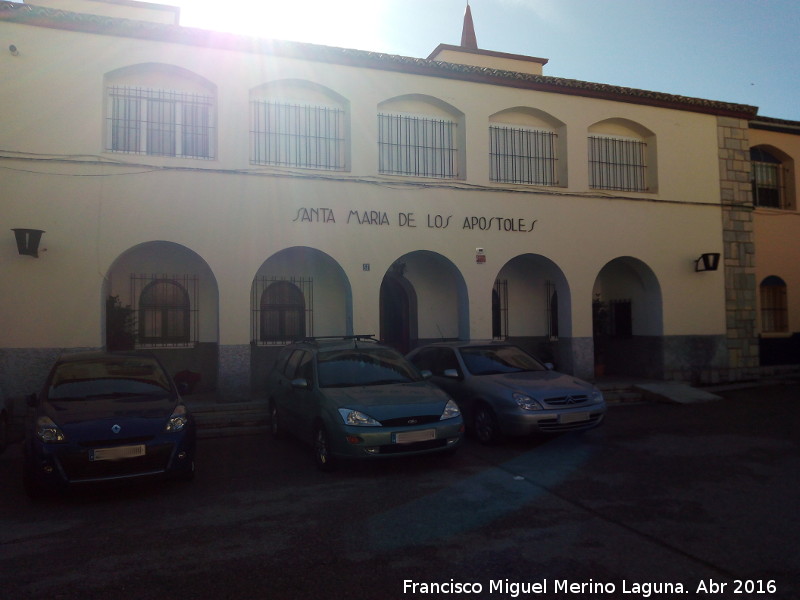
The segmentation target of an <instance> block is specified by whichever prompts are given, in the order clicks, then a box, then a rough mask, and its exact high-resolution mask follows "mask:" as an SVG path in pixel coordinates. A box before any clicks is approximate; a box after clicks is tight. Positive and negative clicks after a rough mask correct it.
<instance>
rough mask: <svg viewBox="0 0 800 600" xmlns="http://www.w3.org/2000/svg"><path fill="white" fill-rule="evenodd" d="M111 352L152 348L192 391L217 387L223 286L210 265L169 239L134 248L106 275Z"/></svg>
mask: <svg viewBox="0 0 800 600" xmlns="http://www.w3.org/2000/svg"><path fill="white" fill-rule="evenodd" d="M102 293H103V296H104V300H105V311H104V313H105V314H104V316H103V319H104V330H105V334H106V336H105V338H106V348H107V349H108V350H126V349H134V348H142V349H147V350H149V351H151V352H153V353H154V354H156V355H157V356H158V357H159V359H160V360H161V361H162V362H163V363H164V366H165V367H166V368H167V370H168V371H169V373H170V374H171V375H172V376H173V377H175V378H176V380H182V381H185V382H186V383H188V384H189V386H190V389H191V391H194V392H202V391H209V390H214V389H216V387H217V382H218V376H219V290H218V286H217V280H216V277H215V276H214V273H213V272H212V271H211V268H210V267H209V266H208V263H206V261H205V260H204V259H203V258H202V257H201V256H199V255H198V254H197V253H195V252H194V251H192V250H190V249H189V248H187V247H185V246H182V245H181V244H177V243H174V242H167V241H152V242H145V243H142V244H139V245H137V246H134V247H132V248H129V249H128V250H126V251H125V252H123V253H122V254H120V255H119V256H118V257H117V259H116V260H115V261H114V262H113V263H112V265H111V267H110V268H109V270H108V274H107V276H106V278H105V281H104V285H103V290H102Z"/></svg>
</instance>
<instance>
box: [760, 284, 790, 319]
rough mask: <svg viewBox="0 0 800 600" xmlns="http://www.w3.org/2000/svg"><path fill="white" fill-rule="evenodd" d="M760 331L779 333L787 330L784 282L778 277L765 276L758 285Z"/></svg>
mask: <svg viewBox="0 0 800 600" xmlns="http://www.w3.org/2000/svg"><path fill="white" fill-rule="evenodd" d="M760 293H761V331H762V332H763V333H781V332H786V331H789V314H788V308H787V303H786V284H785V283H784V281H783V280H782V279H781V278H779V277H774V276H772V277H767V278H766V279H765V280H764V281H763V282H762V283H761V286H760Z"/></svg>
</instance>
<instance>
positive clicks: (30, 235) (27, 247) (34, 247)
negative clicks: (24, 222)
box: [11, 228, 44, 258]
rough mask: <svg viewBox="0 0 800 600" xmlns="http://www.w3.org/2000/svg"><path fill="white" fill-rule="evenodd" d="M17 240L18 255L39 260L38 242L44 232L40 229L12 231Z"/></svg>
mask: <svg viewBox="0 0 800 600" xmlns="http://www.w3.org/2000/svg"><path fill="white" fill-rule="evenodd" d="M11 231H13V232H14V236H15V237H16V238H17V250H19V253H20V254H23V255H26V256H33V257H34V258H39V242H40V241H41V239H42V234H43V233H44V231H42V230H41V229H19V228H18V229H12V230H11Z"/></svg>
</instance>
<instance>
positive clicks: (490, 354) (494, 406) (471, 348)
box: [408, 342, 606, 443]
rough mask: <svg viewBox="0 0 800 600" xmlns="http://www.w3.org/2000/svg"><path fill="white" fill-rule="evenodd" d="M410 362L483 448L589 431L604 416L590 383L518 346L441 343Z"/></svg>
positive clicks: (602, 403) (412, 356)
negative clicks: (451, 402) (507, 440)
mask: <svg viewBox="0 0 800 600" xmlns="http://www.w3.org/2000/svg"><path fill="white" fill-rule="evenodd" d="M408 358H409V360H411V362H412V363H413V364H414V365H415V366H416V367H417V368H418V369H420V371H422V372H423V373H430V374H431V375H430V379H431V381H432V382H434V383H435V384H436V385H438V386H439V387H441V388H442V389H443V390H445V391H446V392H447V393H448V394H450V396H452V397H453V399H455V401H456V402H457V403H458V405H459V408H460V409H461V412H462V415H463V417H464V421H465V423H466V424H467V427H468V428H469V429H471V430H472V431H473V432H474V433H475V435H476V436H477V438H478V440H480V441H481V442H483V443H493V442H497V441H499V440H501V439H502V438H503V437H504V436H506V435H508V436H521V435H528V434H531V433H536V432H544V433H559V432H563V431H575V430H583V429H590V428H592V427H596V426H598V425H599V424H600V423H601V422H602V421H603V418H604V416H605V413H606V403H605V400H604V399H603V394H602V392H601V391H600V390H599V389H597V388H596V387H595V386H593V385H592V384H591V383H588V382H586V381H583V380H581V379H578V378H577V377H573V376H571V375H565V374H563V373H559V372H557V371H554V370H552V368H551V366H550V365H545V364H543V363H541V362H539V361H538V360H537V359H536V358H534V357H533V356H531V355H530V354H528V353H527V352H525V351H524V350H522V349H521V348H519V347H517V346H514V345H510V344H498V343H477V342H441V343H436V344H430V345H427V346H423V347H421V348H417V349H416V350H414V351H413V352H411V353H410V354H409V355H408Z"/></svg>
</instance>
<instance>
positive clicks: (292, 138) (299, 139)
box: [250, 100, 346, 171]
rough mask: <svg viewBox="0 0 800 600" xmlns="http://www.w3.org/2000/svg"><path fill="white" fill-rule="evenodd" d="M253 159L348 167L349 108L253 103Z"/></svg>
mask: <svg viewBox="0 0 800 600" xmlns="http://www.w3.org/2000/svg"><path fill="white" fill-rule="evenodd" d="M250 140H251V147H250V162H251V163H253V164H257V165H276V166H284V167H302V168H308V169H328V170H339V171H341V170H344V169H345V168H346V132H345V111H343V110H342V109H340V108H331V107H326V106H307V105H300V104H282V103H278V102H271V101H267V100H254V101H253V102H251V131H250Z"/></svg>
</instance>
